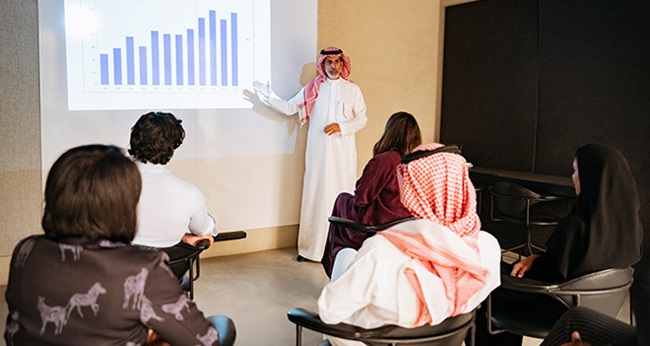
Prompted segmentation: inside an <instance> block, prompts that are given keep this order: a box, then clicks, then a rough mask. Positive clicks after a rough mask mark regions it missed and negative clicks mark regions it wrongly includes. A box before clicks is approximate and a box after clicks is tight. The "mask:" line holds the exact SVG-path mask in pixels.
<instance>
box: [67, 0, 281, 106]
mask: <svg viewBox="0 0 650 346" xmlns="http://www.w3.org/2000/svg"><path fill="white" fill-rule="evenodd" d="M269 2H270V0H219V1H215V0H211V1H210V0H194V1H188V0H160V1H155V2H152V1H149V0H66V45H67V53H68V55H67V61H68V91H69V100H68V101H69V102H68V103H69V108H70V109H79V110H82V109H103V108H102V107H106V108H109V109H141V108H161V106H163V107H164V108H181V109H183V108H243V107H250V103H248V102H245V100H243V98H242V97H241V91H242V89H243V88H247V87H250V85H251V83H252V81H253V80H254V79H268V78H269V75H270V43H269V32H270V4H269ZM75 11H80V12H81V13H82V16H81V18H82V19H83V18H85V20H86V21H87V23H84V24H83V25H84V27H83V28H82V27H75V26H74V25H76V24H77V23H76V21H75V20H74V18H75ZM88 18H90V19H91V20H88ZM260 57H261V58H260Z"/></svg>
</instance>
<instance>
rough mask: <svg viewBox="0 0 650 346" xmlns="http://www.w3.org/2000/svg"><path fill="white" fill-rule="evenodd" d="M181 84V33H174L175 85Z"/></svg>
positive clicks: (182, 80) (182, 81) (182, 82)
mask: <svg viewBox="0 0 650 346" xmlns="http://www.w3.org/2000/svg"><path fill="white" fill-rule="evenodd" d="M183 84H184V78H183V35H176V85H183Z"/></svg>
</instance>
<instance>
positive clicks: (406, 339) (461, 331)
mask: <svg viewBox="0 0 650 346" xmlns="http://www.w3.org/2000/svg"><path fill="white" fill-rule="evenodd" d="M287 317H288V318H289V321H291V322H293V323H295V324H296V346H301V345H302V328H307V329H309V330H313V331H316V332H319V333H323V334H326V335H330V336H334V337H337V338H342V339H347V340H355V341H360V342H363V343H364V344H366V345H370V346H396V345H412V346H416V345H422V346H424V345H431V346H437V345H439V346H452V345H461V344H462V343H463V341H464V339H465V336H466V334H467V332H468V331H469V330H470V329H471V331H470V332H472V333H473V327H474V311H472V312H469V313H466V314H462V315H458V316H455V317H450V318H447V319H446V320H444V321H442V322H441V323H440V324H437V325H435V326H430V325H424V326H420V327H417V328H402V327H399V326H394V325H387V326H383V327H379V328H373V329H364V328H361V327H357V326H353V325H350V324H346V323H339V324H326V323H325V322H323V321H321V319H320V317H319V316H318V314H317V313H314V312H311V311H308V310H305V309H301V308H296V309H291V310H289V312H288V313H287ZM321 345H323V344H321Z"/></svg>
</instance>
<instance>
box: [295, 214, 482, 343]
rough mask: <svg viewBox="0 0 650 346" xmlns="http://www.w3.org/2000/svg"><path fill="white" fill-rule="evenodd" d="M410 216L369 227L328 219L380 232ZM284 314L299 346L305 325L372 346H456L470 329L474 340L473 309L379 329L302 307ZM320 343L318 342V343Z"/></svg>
mask: <svg viewBox="0 0 650 346" xmlns="http://www.w3.org/2000/svg"><path fill="white" fill-rule="evenodd" d="M414 219H415V218H414V217H412V216H411V217H407V218H403V219H398V220H395V221H391V222H388V223H385V224H380V225H374V226H369V225H365V224H362V223H360V222H357V221H353V220H349V219H344V218H341V217H336V216H331V217H329V218H328V220H329V222H331V223H333V224H338V225H341V226H344V227H346V228H349V229H353V230H356V231H359V232H364V233H375V232H380V231H383V230H386V229H388V228H391V227H393V226H395V225H397V224H400V223H402V222H405V221H410V220H414ZM287 317H288V318H289V320H290V321H291V322H293V323H295V324H296V345H297V346H300V345H302V328H307V329H310V330H314V331H316V332H320V333H323V334H327V335H331V336H334V337H339V338H343V339H348V340H356V341H360V342H363V343H365V344H366V345H372V346H384V345H390V346H393V345H460V344H461V343H462V342H463V340H464V339H465V336H466V334H467V331H468V329H470V328H471V330H472V338H471V340H474V338H473V327H474V311H472V312H469V313H466V314H462V315H459V316H455V317H450V318H448V319H446V320H444V321H443V322H442V323H440V324H438V325H435V326H429V325H425V326H421V327H417V328H403V327H399V326H395V325H387V326H383V327H380V328H373V329H364V328H361V327H357V326H353V325H349V324H345V323H339V324H336V325H331V324H326V323H325V322H323V321H321V319H320V317H319V316H318V314H316V313H314V312H311V311H308V310H305V309H302V308H295V309H291V310H289V312H288V313H287ZM325 344H327V343H325ZM322 345H323V344H321V346H322Z"/></svg>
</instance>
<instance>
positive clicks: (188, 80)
mask: <svg viewBox="0 0 650 346" xmlns="http://www.w3.org/2000/svg"><path fill="white" fill-rule="evenodd" d="M205 19H206V18H198V25H197V28H196V29H194V28H192V29H189V28H188V29H187V31H186V33H185V35H179V34H174V40H173V43H172V39H171V38H172V37H171V35H172V34H169V33H163V34H162V37H163V39H162V47H163V48H162V54H161V52H160V49H159V47H160V32H159V31H157V30H152V31H151V40H150V42H149V45H148V46H138V53H137V55H138V56H137V57H136V53H135V46H134V45H135V43H134V41H135V38H134V37H133V36H126V37H125V46H124V48H122V47H116V48H113V51H112V59H111V58H110V55H109V53H100V54H99V66H100V67H99V70H100V84H101V85H122V84H124V81H123V79H122V74H123V71H122V69H123V68H122V66H125V67H126V84H127V85H149V83H151V85H160V83H161V82H160V74H161V70H160V66H161V61H162V66H163V68H162V75H163V84H164V85H172V84H173V85H196V75H197V74H198V79H199V82H198V85H211V86H217V85H219V86H238V85H239V71H238V68H239V64H238V62H239V56H238V51H237V46H238V42H237V41H238V39H239V37H238V36H237V13H230V23H228V20H225V19H220V20H218V21H219V26H217V25H216V22H217V19H216V11H210V12H209V17H208V32H207V35H206V30H205V26H206V24H205ZM217 27H218V28H219V30H217ZM195 31H196V32H198V36H197V38H196V41H197V44H198V47H201V48H200V49H199V51H198V54H195V52H194V49H195V48H194V47H195V41H194V40H195V38H194V33H195ZM228 35H230V39H229V38H228ZM217 42H219V44H217ZM206 43H207V46H208V47H209V52H210V53H209V55H206V51H205V46H206ZM172 51H173V53H172ZM217 52H219V53H217ZM148 55H150V57H151V66H152V69H151V70H150V71H151V78H149V76H148V73H149V69H148V68H147V63H148V59H147V56H148ZM197 56H198V62H199V64H198V71H196V70H195V66H196V64H195V63H196V61H195V59H197ZM136 59H137V61H138V62H137V69H138V70H139V71H140V73H139V80H138V81H136V79H135V71H136ZM109 61H112V66H109ZM206 61H208V62H209V66H206ZM208 70H209V71H210V78H209V82H208V79H207V75H208V73H207V71H208ZM110 71H113V73H112V76H113V78H111V76H110V74H109V73H110ZM173 71H175V73H174V72H173ZM186 75H187V77H186ZM217 76H220V78H219V79H218V78H217Z"/></svg>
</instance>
